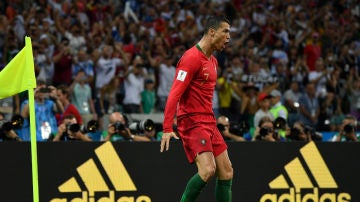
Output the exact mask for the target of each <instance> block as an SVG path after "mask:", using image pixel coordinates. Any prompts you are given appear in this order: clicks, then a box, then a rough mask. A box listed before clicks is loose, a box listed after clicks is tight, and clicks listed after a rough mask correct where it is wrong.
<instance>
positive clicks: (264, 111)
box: [254, 92, 274, 127]
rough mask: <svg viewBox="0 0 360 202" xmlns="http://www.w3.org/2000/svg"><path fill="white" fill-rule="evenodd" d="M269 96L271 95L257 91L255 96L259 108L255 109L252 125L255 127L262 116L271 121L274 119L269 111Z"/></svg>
mask: <svg viewBox="0 0 360 202" xmlns="http://www.w3.org/2000/svg"><path fill="white" fill-rule="evenodd" d="M270 98H271V95H269V94H267V93H265V92H261V93H259V95H258V97H257V102H258V104H259V109H258V110H257V111H256V113H255V116H254V126H255V127H256V126H259V123H260V120H261V119H262V118H263V117H264V116H266V117H269V119H270V120H271V121H274V117H273V115H272V113H271V112H270V107H271V103H270Z"/></svg>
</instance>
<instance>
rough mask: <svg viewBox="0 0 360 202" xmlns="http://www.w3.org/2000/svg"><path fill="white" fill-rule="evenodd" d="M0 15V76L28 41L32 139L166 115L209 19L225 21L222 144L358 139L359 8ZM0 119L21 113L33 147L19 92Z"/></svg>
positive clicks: (115, 0) (43, 8)
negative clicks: (179, 69) (189, 52)
mask: <svg viewBox="0 0 360 202" xmlns="http://www.w3.org/2000/svg"><path fill="white" fill-rule="evenodd" d="M0 14H1V15H0V63H1V65H0V68H3V67H5V66H6V64H7V63H8V62H9V61H10V60H11V59H12V58H13V57H14V56H15V55H16V54H17V53H18V52H19V51H20V50H21V49H22V47H24V37H25V36H30V37H31V39H32V45H33V54H34V61H35V72H36V78H37V81H38V87H37V89H36V90H35V102H36V105H35V109H36V120H37V136H38V139H39V140H47V139H49V138H50V137H52V136H53V138H54V137H56V135H57V134H58V133H60V132H59V131H61V130H67V129H64V123H63V122H64V120H65V119H67V118H68V119H72V118H71V117H72V116H71V115H73V116H74V117H75V118H74V119H76V121H75V122H76V123H78V124H79V125H83V126H86V125H87V124H88V123H89V122H91V121H94V120H96V121H97V122H98V123H99V126H98V128H99V130H105V131H107V130H108V126H107V125H105V126H104V125H103V124H102V123H103V122H104V120H103V119H104V118H106V119H107V121H106V123H112V121H111V120H110V119H111V117H113V118H114V117H116V116H121V118H120V119H121V120H123V119H124V117H125V119H126V114H150V115H151V114H161V113H162V112H163V110H164V105H165V103H166V98H167V95H168V93H169V90H170V88H171V85H172V80H173V77H174V75H175V66H176V63H177V61H178V59H179V58H180V57H181V55H182V54H183V52H184V51H185V50H186V49H187V48H190V47H191V46H193V45H195V43H196V42H197V41H198V40H199V39H200V37H201V36H202V31H203V24H204V22H205V20H206V17H207V16H209V15H226V16H227V17H228V19H229V20H230V22H231V43H230V45H229V46H228V47H226V49H225V50H224V51H223V52H219V53H216V57H217V59H218V62H219V71H218V74H219V75H218V82H217V87H216V91H215V93H214V100H213V108H214V112H215V115H216V117H217V118H218V123H219V129H220V130H221V131H222V132H223V133H225V134H226V136H225V137H226V138H228V139H232V140H242V141H250V140H266V137H265V136H267V135H268V134H272V133H275V132H276V135H271V136H272V138H273V139H274V141H281V140H285V141H286V140H289V141H290V140H299V139H302V138H300V137H299V134H307V135H305V136H306V137H305V139H306V140H309V137H310V138H312V139H319V140H324V136H322V135H323V134H325V133H326V134H328V133H330V134H334V137H332V138H327V140H334V141H335V140H337V141H342V140H343V141H357V139H358V138H359V137H358V136H356V135H357V134H356V129H357V121H358V120H359V119H360V78H359V73H360V64H359V62H360V20H359V18H360V2H359V0H303V1H295V0H281V1H280V0H251V1H250V0H209V1H199V0H192V1H188V0H152V1H147V0H123V1H120V0H28V1H22V0H6V1H1V2H0ZM0 112H1V116H2V117H3V119H4V120H11V117H13V116H14V115H20V116H21V117H22V118H23V119H24V121H23V122H24V123H23V124H22V126H21V129H16V130H17V131H16V133H18V136H19V139H22V140H29V132H27V131H28V117H29V113H28V101H27V94H26V92H24V93H20V94H18V95H16V96H14V97H11V98H6V99H2V100H0ZM116 112H120V114H118V113H116ZM69 116H70V117H69ZM150 117H151V116H150ZM13 118H14V117H13ZM17 119H19V117H17V116H15V118H14V120H17ZM349 120H350V121H349ZM140 121H144V120H140ZM113 122H114V123H113V124H115V122H116V121H114V120H113ZM266 122H270V125H271V126H269V127H262V124H265V125H266V124H267V123H266ZM91 123H92V124H91V125H94V124H93V122H91ZM140 123H141V122H140ZM230 123H231V125H230ZM123 124H124V125H125V126H126V125H128V123H126V121H123ZM5 125H6V124H5ZM65 125H66V124H65ZM138 125H141V124H138ZM174 125H176V122H175V121H174ZM297 126H299V127H298V128H297ZM345 126H346V127H345ZM60 128H61V129H60ZM120 128H122V125H121V127H120ZM150 128H151V129H154V128H156V129H158V131H157V132H159V131H161V129H160V128H161V126H160V127H155V126H153V127H150ZM143 129H144V127H143ZM272 130H273V131H272ZM76 131H78V130H76ZM81 131H83V130H81ZM274 131H275V132H274ZM344 131H345V132H344ZM348 131H350V132H348ZM107 132H109V131H107ZM83 133H85V132H83ZM230 133H231V134H230ZM350 133H351V136H350V135H347V134H350ZM309 134H310V135H309ZM232 135H234V136H232ZM246 135H247V136H246ZM295 136H296V137H295ZM348 136H349V137H348ZM239 137H241V138H239ZM84 138H85V139H87V138H88V136H86V137H82V136H81V137H79V139H84ZM55 139H56V138H55ZM88 139H89V140H91V138H88ZM97 139H99V138H97ZM103 139H104V138H103ZM126 139H131V140H134V137H133V133H132V132H129V131H128V133H127V135H126ZM135 139H137V137H136V138H135ZM150 139H151V138H150ZM155 139H156V138H155ZM93 140H94V139H93ZM140 141H141V140H140ZM271 141H272V140H271Z"/></svg>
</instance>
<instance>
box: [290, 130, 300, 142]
mask: <svg viewBox="0 0 360 202" xmlns="http://www.w3.org/2000/svg"><path fill="white" fill-rule="evenodd" d="M300 134H301V130H300V129H299V128H291V129H290V134H289V135H288V136H287V138H288V139H291V140H296V141H299V140H301V139H300Z"/></svg>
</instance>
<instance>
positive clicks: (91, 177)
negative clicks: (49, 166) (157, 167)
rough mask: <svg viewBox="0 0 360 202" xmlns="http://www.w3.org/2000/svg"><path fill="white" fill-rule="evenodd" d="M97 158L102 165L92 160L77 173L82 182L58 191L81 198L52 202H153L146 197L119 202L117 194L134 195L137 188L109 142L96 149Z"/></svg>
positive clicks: (68, 183)
mask: <svg viewBox="0 0 360 202" xmlns="http://www.w3.org/2000/svg"><path fill="white" fill-rule="evenodd" d="M95 154H96V156H97V158H98V160H99V162H100V163H99V164H100V165H96V161H95V160H94V159H93V158H90V159H89V160H87V161H86V162H84V163H83V164H81V165H80V166H79V167H77V169H76V170H77V173H78V174H79V176H80V178H81V181H82V182H80V183H79V181H78V180H77V179H76V177H71V178H70V179H68V180H66V181H65V182H64V183H63V184H61V185H60V186H59V187H58V189H59V191H60V192H61V193H72V194H73V193H81V197H80V198H79V197H78V198H72V199H69V200H67V198H54V199H52V200H51V202H67V201H74V202H75V201H76V202H96V201H101V202H115V201H117V202H131V201H134V202H137V201H141V202H151V199H150V197H149V196H144V195H142V196H138V197H135V196H121V197H120V198H116V196H115V191H116V192H118V191H121V192H135V191H137V188H136V186H135V184H134V182H133V181H132V179H131V177H130V175H129V173H128V172H127V170H126V168H125V166H124V164H123V163H122V161H121V159H120V157H119V156H118V155H117V153H116V151H115V149H114V147H113V145H112V144H111V142H110V141H108V142H106V143H104V144H102V145H101V146H100V147H98V148H97V149H95ZM98 166H102V169H103V170H104V171H105V173H106V175H107V178H108V180H107V181H106V180H105V179H104V176H103V175H102V173H101V172H100V169H101V168H100V167H98ZM103 173H104V172H103ZM107 182H108V183H109V182H110V183H111V184H112V186H113V190H111V188H110V187H109V185H108V184H107ZM81 183H83V185H84V186H85V188H86V190H82V189H81V186H80V184H81ZM97 192H99V193H100V192H101V193H108V195H106V196H104V194H102V195H101V196H102V197H101V198H97V197H96V194H95V193H97Z"/></svg>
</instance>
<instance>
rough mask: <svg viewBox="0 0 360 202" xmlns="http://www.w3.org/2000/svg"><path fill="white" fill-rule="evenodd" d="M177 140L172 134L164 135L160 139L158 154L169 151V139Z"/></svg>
mask: <svg viewBox="0 0 360 202" xmlns="http://www.w3.org/2000/svg"><path fill="white" fill-rule="evenodd" d="M172 137H173V138H175V139H179V137H178V136H176V134H175V133H174V132H170V133H164V134H163V135H162V137H161V144H160V152H163V151H167V150H169V144H170V139H171V138H172Z"/></svg>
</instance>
